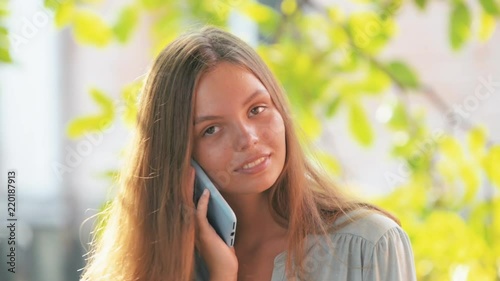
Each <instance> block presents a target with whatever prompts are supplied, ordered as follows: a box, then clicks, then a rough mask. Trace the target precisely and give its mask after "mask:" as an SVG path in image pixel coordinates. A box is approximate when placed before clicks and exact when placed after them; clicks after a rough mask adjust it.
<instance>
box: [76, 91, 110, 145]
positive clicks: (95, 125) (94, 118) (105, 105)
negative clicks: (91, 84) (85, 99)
mask: <svg viewBox="0 0 500 281" xmlns="http://www.w3.org/2000/svg"><path fill="white" fill-rule="evenodd" d="M90 96H91V97H92V99H93V100H94V101H95V102H96V103H97V105H98V106H99V107H100V109H101V113H100V114H97V115H90V116H85V117H80V118H76V119H74V120H72V121H71V123H70V124H69V125H68V129H67V134H68V136H69V137H70V138H77V137H81V136H83V135H85V134H86V133H89V132H102V131H103V130H105V129H106V128H107V127H108V126H109V125H111V122H112V121H113V118H114V116H115V110H114V105H113V100H112V99H111V98H109V97H108V96H107V95H106V94H104V93H103V92H102V91H100V90H98V89H91V90H90Z"/></svg>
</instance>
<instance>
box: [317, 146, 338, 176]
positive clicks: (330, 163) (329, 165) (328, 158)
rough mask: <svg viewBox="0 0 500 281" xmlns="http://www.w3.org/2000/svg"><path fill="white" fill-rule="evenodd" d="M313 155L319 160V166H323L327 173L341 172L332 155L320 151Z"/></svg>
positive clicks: (335, 173) (336, 173)
mask: <svg viewBox="0 0 500 281" xmlns="http://www.w3.org/2000/svg"><path fill="white" fill-rule="evenodd" d="M315 155H316V157H317V159H318V160H319V162H320V164H321V166H323V167H325V168H326V170H327V171H328V172H329V173H332V174H334V175H340V174H341V172H342V166H341V165H340V163H339V161H337V159H336V158H335V157H334V156H333V155H330V154H328V153H325V152H321V151H318V152H317V153H316V154H315Z"/></svg>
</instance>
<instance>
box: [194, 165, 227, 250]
mask: <svg viewBox="0 0 500 281" xmlns="http://www.w3.org/2000/svg"><path fill="white" fill-rule="evenodd" d="M191 166H193V167H194V170H195V174H196V177H195V182H194V203H195V205H198V200H199V199H200V197H201V194H202V193H203V190H204V189H205V188H206V189H208V190H209V191H210V199H209V201H208V210H207V218H208V222H209V223H210V225H212V227H213V228H214V229H215V232H217V234H219V236H220V238H222V240H224V242H225V243H226V244H227V245H228V246H229V247H232V246H233V245H234V238H235V232H236V215H235V214H234V212H233V210H232V209H231V207H230V206H229V204H228V203H227V202H226V200H224V197H222V195H221V194H220V192H219V190H217V188H216V187H215V185H214V184H213V183H212V181H210V179H209V178H208V176H207V174H205V172H204V171H203V169H202V168H201V167H200V165H198V163H197V162H196V161H195V160H193V159H191Z"/></svg>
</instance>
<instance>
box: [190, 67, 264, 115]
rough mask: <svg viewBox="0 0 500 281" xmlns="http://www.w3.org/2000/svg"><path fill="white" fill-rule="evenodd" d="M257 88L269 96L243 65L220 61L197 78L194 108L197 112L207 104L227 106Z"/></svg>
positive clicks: (245, 96) (241, 99) (242, 98)
mask: <svg viewBox="0 0 500 281" xmlns="http://www.w3.org/2000/svg"><path fill="white" fill-rule="evenodd" d="M259 90H260V91H263V92H265V93H266V95H268V96H269V94H268V93H267V91H266V88H265V87H264V85H263V84H262V83H261V82H260V80H259V79H258V78H257V77H256V76H255V75H254V74H253V73H251V72H250V71H249V70H247V69H246V68H245V67H243V66H239V65H236V64H232V63H228V62H221V63H219V64H217V65H216V66H214V67H212V68H211V69H210V70H209V71H208V72H205V73H204V74H202V75H201V76H200V78H199V79H198V83H197V85H196V89H195V106H196V108H195V110H196V111H198V112H199V111H200V110H202V109H203V108H205V107H207V106H215V105H221V106H224V107H225V106H229V105H230V104H233V103H236V102H238V101H243V100H245V99H246V98H247V97H248V96H250V95H251V94H253V93H254V92H256V91H259Z"/></svg>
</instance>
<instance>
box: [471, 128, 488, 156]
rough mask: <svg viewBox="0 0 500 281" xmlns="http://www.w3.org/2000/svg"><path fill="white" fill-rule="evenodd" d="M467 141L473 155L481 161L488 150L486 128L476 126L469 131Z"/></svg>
mask: <svg viewBox="0 0 500 281" xmlns="http://www.w3.org/2000/svg"><path fill="white" fill-rule="evenodd" d="M467 143H468V145H469V149H470V152H471V155H472V157H473V158H474V159H475V160H476V161H477V162H478V163H480V162H481V160H482V158H483V157H484V155H485V152H486V129H484V128H482V127H476V128H474V129H472V130H470V131H469V132H468V133H467Z"/></svg>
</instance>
